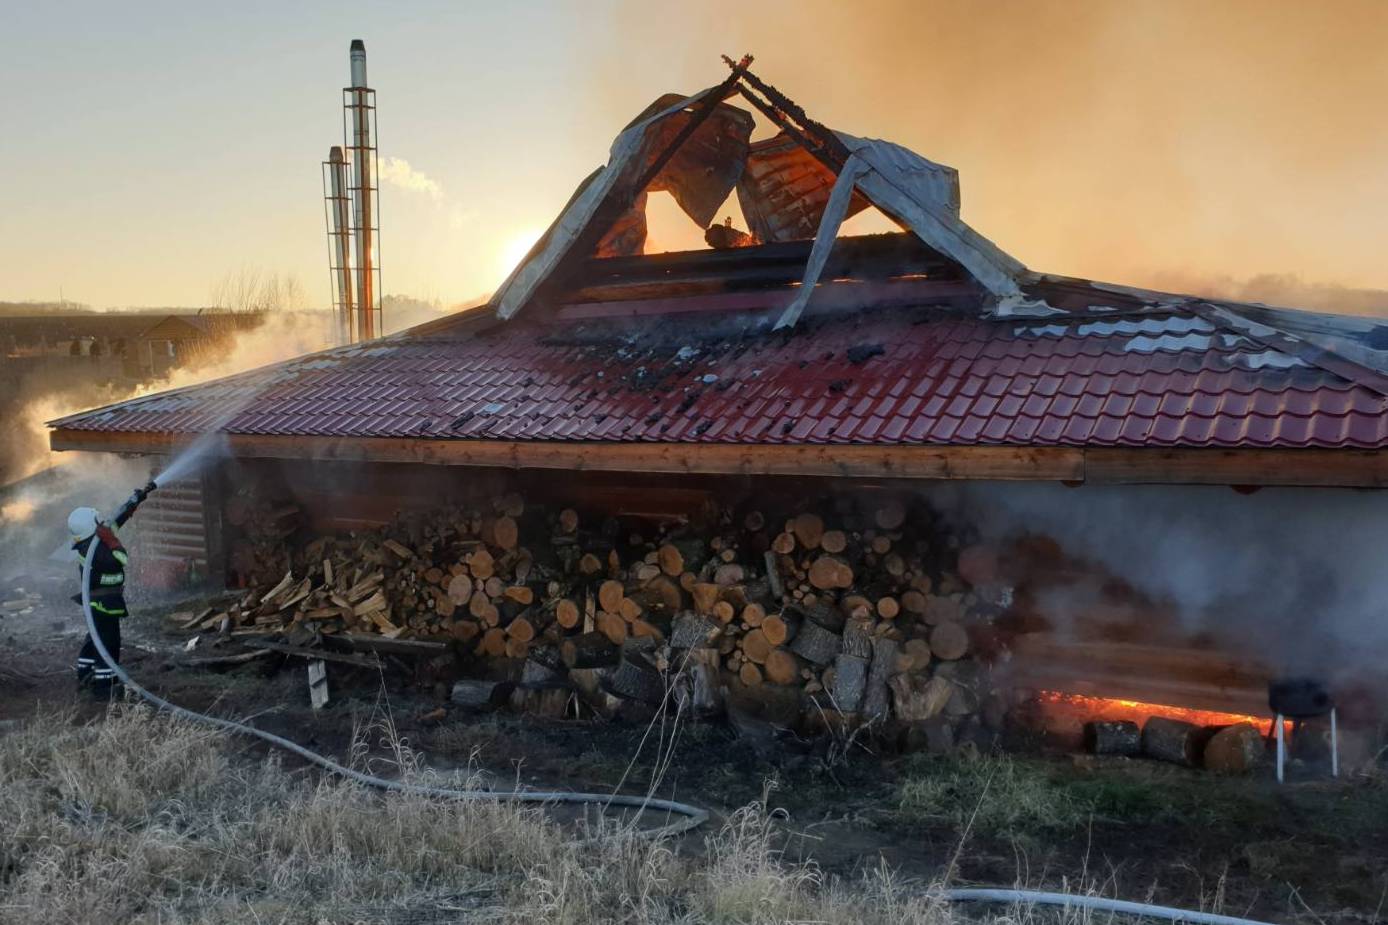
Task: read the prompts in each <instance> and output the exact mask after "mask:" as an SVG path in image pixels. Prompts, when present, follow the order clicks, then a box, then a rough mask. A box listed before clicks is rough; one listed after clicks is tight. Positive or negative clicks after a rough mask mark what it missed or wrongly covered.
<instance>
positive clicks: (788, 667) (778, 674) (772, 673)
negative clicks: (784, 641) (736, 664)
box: [762, 649, 800, 684]
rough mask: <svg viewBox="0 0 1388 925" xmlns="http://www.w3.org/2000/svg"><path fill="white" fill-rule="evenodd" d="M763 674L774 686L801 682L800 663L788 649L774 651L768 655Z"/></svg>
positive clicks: (763, 666)
mask: <svg viewBox="0 0 1388 925" xmlns="http://www.w3.org/2000/svg"><path fill="white" fill-rule="evenodd" d="M762 672H763V673H764V674H765V675H766V680H768V681H770V682H771V683H772V684H794V683H795V682H797V681H798V680H800V662H799V661H797V660H796V658H795V656H794V655H793V654H791V652H790V651H789V650H787V649H772V650H771V651H770V652H768V653H767V655H766V663H765V664H764V665H762Z"/></svg>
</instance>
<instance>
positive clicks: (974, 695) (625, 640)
mask: <svg viewBox="0 0 1388 925" xmlns="http://www.w3.org/2000/svg"><path fill="white" fill-rule="evenodd" d="M248 510H253V511H254V513H253V514H247V515H245V516H243V520H242V522H243V523H244V524H251V525H253V526H254V525H256V524H259V525H262V526H263V527H264V528H265V529H266V530H268V531H269V532H270V534H271V537H272V538H271V540H270V541H268V542H263V543H262V542H261V541H260V540H259V539H258V538H255V537H254V531H253V530H250V531H247V532H248V535H249V536H250V537H251V538H250V539H248V540H246V541H245V543H246V548H250V549H259V548H261V547H262V546H263V547H266V548H269V547H275V548H277V549H278V550H279V552H278V556H277V557H276V556H269V555H260V554H258V553H257V554H256V555H247V556H246V557H245V563H244V564H248V565H249V566H250V568H248V569H247V570H246V571H244V572H243V573H242V574H243V575H244V577H246V578H247V579H248V585H249V586H250V587H251V588H252V589H254V590H252V591H251V592H250V593H249V594H248V595H247V596H246V598H245V600H243V601H242V602H241V604H240V605H238V606H237V607H234V608H232V609H231V610H229V611H227V612H226V613H219V614H213V615H212V616H211V617H209V618H208V620H207V621H205V622H206V624H207V628H211V627H213V626H217V625H221V626H222V628H223V629H225V630H226V631H228V632H240V633H252V632H285V633H297V634H299V635H300V636H302V635H303V634H304V633H305V632H310V633H313V634H322V635H331V634H334V633H353V634H363V633H373V634H380V635H383V636H387V637H392V638H395V637H404V638H412V639H435V640H445V641H452V642H455V643H456V644H457V647H458V649H459V651H460V653H461V654H462V655H464V656H465V657H466V659H468V660H470V661H473V662H475V663H479V664H478V667H487V668H488V670H487V671H486V672H484V673H487V674H490V675H491V676H493V677H495V676H498V675H503V674H506V673H508V672H509V674H510V675H512V676H513V677H515V678H518V679H520V680H522V681H525V682H527V683H535V684H542V685H549V686H553V685H556V684H558V685H564V686H567V687H569V688H570V689H576V690H577V692H578V693H580V694H585V695H587V699H588V700H590V702H596V703H598V704H599V705H600V706H599V708H600V709H608V708H611V707H612V706H613V704H612V703H611V702H610V700H609V698H612V697H614V696H615V697H616V698H621V699H627V700H634V701H638V702H645V703H658V702H660V701H661V700H662V699H663V698H664V697H665V696H666V695H667V693H669V692H671V691H672V690H673V692H674V693H675V695H676V696H678V697H687V698H689V701H690V703H691V704H692V705H693V706H695V707H697V708H698V709H700V710H711V709H716V708H717V706H718V703H719V701H720V699H721V696H722V692H723V691H724V690H726V689H729V688H731V689H734V690H736V691H738V692H740V693H747V692H752V695H753V696H755V692H756V691H758V690H766V691H767V695H766V696H770V694H771V689H773V688H774V689H778V690H780V691H782V692H787V693H791V694H795V695H798V697H799V699H800V700H801V701H802V703H803V705H804V707H805V710H806V712H812V713H816V714H821V715H824V714H830V713H831V714H833V715H836V716H844V715H847V716H851V717H854V718H861V719H864V720H867V719H874V718H887V717H889V716H891V715H892V714H893V713H895V715H896V716H897V717H898V718H901V719H904V720H907V721H911V722H916V721H924V720H928V719H931V718H932V717H935V716H937V715H940V714H948V715H951V716H956V717H957V716H965V715H970V714H974V713H977V712H978V711H979V710H980V704H981V702H982V700H983V698H984V697H985V696H986V694H987V689H986V687H987V685H986V678H985V672H982V671H980V670H978V668H977V666H976V665H975V664H974V663H973V661H972V660H971V659H970V658H969V656H970V654H971V651H972V650H973V648H974V645H975V641H974V640H975V635H976V634H977V632H978V630H979V628H980V627H982V626H985V625H986V624H987V623H988V622H989V621H990V620H991V618H992V617H993V616H994V615H995V614H996V613H998V612H999V611H1000V610H1001V609H1002V608H1003V607H1004V606H1005V605H1006V603H1007V601H1006V594H1007V591H1006V588H1005V587H1003V586H1002V584H1001V582H1000V581H999V579H998V574H997V571H998V570H997V565H996V562H995V561H994V559H993V556H992V554H991V552H990V551H989V550H988V549H986V548H984V547H982V546H969V545H967V544H965V543H964V542H962V541H961V539H960V538H959V537H957V536H954V535H952V534H951V533H950V531H948V530H947V529H945V528H944V527H943V526H942V525H941V524H940V523H938V522H937V520H936V519H935V518H934V517H933V516H932V515H931V514H930V512H929V511H928V510H927V509H926V508H925V507H924V506H923V505H916V506H915V507H914V508H913V507H912V506H911V505H909V504H907V503H905V502H903V501H902V500H898V499H888V500H885V501H881V500H877V501H870V502H867V503H865V504H851V503H841V504H838V505H831V504H826V505H823V506H821V507H817V508H816V510H825V511H826V513H825V514H821V513H817V512H815V511H799V512H794V511H792V512H789V513H787V512H782V513H780V514H779V515H774V514H772V513H771V512H769V511H762V510H742V511H736V512H734V511H731V510H728V511H722V512H720V513H719V515H718V516H716V517H714V518H713V525H712V526H711V527H703V528H700V529H695V528H694V527H691V526H690V525H689V524H688V523H683V522H678V523H674V524H671V525H669V526H665V527H658V528H651V527H649V526H648V525H643V527H641V528H639V529H637V530H636V531H631V530H630V528H629V526H623V525H622V524H620V523H618V522H617V521H615V520H613V519H610V518H606V519H604V518H601V517H597V516H590V515H582V516H581V515H580V514H579V512H578V511H576V510H574V509H572V508H565V509H560V510H553V509H545V508H541V507H539V506H535V505H527V504H526V501H525V499H524V498H522V497H521V496H520V495H518V494H510V495H505V496H502V497H499V498H497V499H495V500H494V501H493V502H492V504H491V505H490V506H489V508H488V509H487V510H482V511H479V510H468V509H463V508H457V507H454V508H445V509H440V510H436V511H432V512H428V513H420V514H412V515H407V516H402V517H401V518H399V519H398V520H397V521H396V522H395V523H393V524H392V525H391V526H390V527H389V528H387V529H385V530H381V531H373V532H358V533H352V534H348V535H339V536H320V537H317V538H313V539H311V540H309V541H307V542H304V543H302V544H300V545H298V546H293V547H292V551H291V552H289V553H288V554H287V555H286V553H285V552H284V550H285V548H286V547H285V544H284V543H283V538H282V537H280V536H279V535H278V534H279V531H281V530H283V529H284V527H283V524H284V523H285V519H286V515H284V514H283V513H278V514H277V513H276V512H275V511H274V510H271V509H268V508H261V509H255V508H251V507H249V506H248ZM829 510H833V511H834V513H832V514H828V513H827V511H829ZM286 560H287V561H286ZM508 666H510V667H509V668H508ZM782 699H783V698H782Z"/></svg>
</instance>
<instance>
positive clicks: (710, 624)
mask: <svg viewBox="0 0 1388 925" xmlns="http://www.w3.org/2000/svg"><path fill="white" fill-rule="evenodd" d="M722 631H723V625H722V624H721V623H719V622H718V621H717V620H715V619H713V618H711V617H709V616H708V615H706V614H697V613H682V614H680V615H678V616H677V617H675V620H674V623H673V630H672V632H671V634H670V647H671V648H672V649H697V648H702V647H704V646H707V645H708V644H709V643H711V642H713V640H715V639H717V638H718V635H719V634H720V633H721V632H722Z"/></svg>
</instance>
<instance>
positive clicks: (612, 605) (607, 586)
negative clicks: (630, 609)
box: [598, 581, 626, 613]
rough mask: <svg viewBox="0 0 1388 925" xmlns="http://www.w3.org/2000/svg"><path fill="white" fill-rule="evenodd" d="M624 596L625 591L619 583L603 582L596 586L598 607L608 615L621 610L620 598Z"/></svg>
mask: <svg viewBox="0 0 1388 925" xmlns="http://www.w3.org/2000/svg"><path fill="white" fill-rule="evenodd" d="M625 596H626V590H625V589H624V588H623V587H622V583H621V582H620V581H604V582H603V583H602V584H601V585H599V586H598V606H599V607H601V608H602V609H603V610H606V611H608V612H609V613H617V612H618V611H620V610H621V609H622V598H623V597H625Z"/></svg>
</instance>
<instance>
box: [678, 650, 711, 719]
mask: <svg viewBox="0 0 1388 925" xmlns="http://www.w3.org/2000/svg"><path fill="white" fill-rule="evenodd" d="M722 667H723V666H722V659H721V657H720V656H719V654H718V650H717V649H710V648H695V649H690V650H689V651H688V652H687V653H686V654H685V657H684V662H683V664H682V666H681V668H680V672H679V674H678V675H677V676H676V683H675V685H674V690H673V691H672V693H673V695H674V698H675V703H676V704H677V705H678V706H679V708H680V709H681V710H685V711H688V712H690V713H692V714H693V715H694V716H699V717H709V716H716V715H718V714H719V713H721V712H723V694H722V684H721V683H720V680H719V672H720V671H721V670H722Z"/></svg>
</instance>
